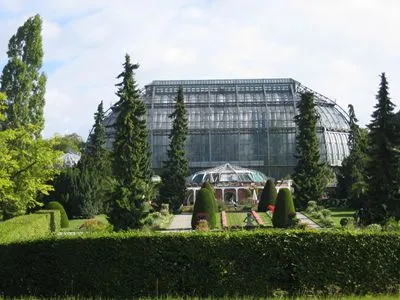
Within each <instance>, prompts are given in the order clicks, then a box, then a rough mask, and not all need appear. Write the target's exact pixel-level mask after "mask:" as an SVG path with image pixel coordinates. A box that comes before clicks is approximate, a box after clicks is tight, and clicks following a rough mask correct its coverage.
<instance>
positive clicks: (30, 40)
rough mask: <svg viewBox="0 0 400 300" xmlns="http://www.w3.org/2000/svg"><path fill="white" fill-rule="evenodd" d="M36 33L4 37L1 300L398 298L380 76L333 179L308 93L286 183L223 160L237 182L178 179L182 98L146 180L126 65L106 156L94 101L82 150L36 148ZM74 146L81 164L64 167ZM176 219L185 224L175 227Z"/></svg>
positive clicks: (397, 176)
mask: <svg viewBox="0 0 400 300" xmlns="http://www.w3.org/2000/svg"><path fill="white" fill-rule="evenodd" d="M41 26H42V20H41V18H40V16H38V15H37V16H34V17H31V18H29V19H28V20H27V21H26V22H25V23H24V24H23V25H22V26H21V27H20V28H19V29H18V31H17V33H16V34H15V35H13V36H12V37H11V39H10V43H9V51H8V52H7V55H8V62H7V64H6V65H5V66H4V69H3V73H2V75H1V80H0V83H1V85H0V91H1V94H0V122H1V127H0V129H1V131H0V153H2V155H1V157H0V174H1V176H0V220H1V221H0V265H1V266H2V267H1V268H0V297H6V298H9V297H45V298H54V297H55V298H57V297H74V298H75V297H81V298H89V297H90V298H100V297H104V298H139V297H169V296H172V297H175V296H176V297H249V298H254V297H257V298H268V297H277V298H279V299H282V298H283V297H298V296H300V297H306V296H316V297H318V296H324V297H325V296H335V297H338V296H348V295H359V296H363V295H373V296H374V297H379V296H382V297H383V296H385V297H392V296H393V297H398V296H399V289H400V268H399V267H398V266H399V258H400V225H399V222H398V221H399V218H400V194H399V185H400V172H399V170H400V168H399V166H400V155H399V153H400V151H399V146H400V142H399V141H400V139H399V135H398V133H399V132H400V130H399V129H400V128H399V126H400V122H399V118H398V115H397V114H395V113H394V109H395V105H394V104H393V103H392V102H391V100H390V97H389V93H388V82H387V79H386V75H385V73H382V74H381V76H380V84H379V89H378V93H377V95H376V100H377V104H376V105H375V111H374V113H373V115H372V121H371V123H370V124H369V126H368V128H360V127H359V125H358V124H357V119H356V116H355V112H354V108H353V107H352V106H349V113H348V116H349V126H350V133H349V138H348V146H349V150H350V151H349V155H348V156H347V157H346V158H345V159H344V161H343V162H342V165H341V166H340V167H338V168H332V167H330V166H329V165H327V164H326V163H324V162H323V161H322V160H321V158H320V153H319V147H318V139H317V133H316V124H317V121H318V118H319V116H318V114H317V111H316V106H315V105H316V104H315V100H314V94H313V93H311V92H307V91H304V92H303V93H301V99H300V100H299V102H298V105H297V110H298V114H297V115H296V116H295V118H294V122H295V124H296V126H297V129H298V130H297V135H296V154H295V157H296V159H297V165H296V168H295V170H294V172H293V173H292V174H288V176H287V177H286V178H280V179H278V178H276V179H274V178H270V177H267V176H265V175H264V174H262V173H260V172H258V173H257V172H253V173H251V172H250V173H246V174H247V175H243V174H245V173H240V172H242V171H243V170H244V169H242V168H238V167H235V166H232V165H230V163H229V162H228V161H227V162H225V163H224V165H223V166H222V167H225V168H226V169H229V170H231V171H232V170H233V173H234V174H236V175H237V174H239V173H240V174H242V175H240V176H242V177H241V178H248V176H250V177H249V178H250V180H247V179H246V180H245V182H247V183H246V184H244V183H243V182H237V181H236V182H233V181H232V180H231V181H225V183H224V184H221V182H223V181H222V179H221V178H222V175H224V174H226V173H224V171H223V170H222V169H221V168H220V167H218V166H216V167H217V168H219V169H218V170H219V171H218V172H214V173H213V174H217V175H216V177H215V176H214V175H213V176H211V177H210V176H209V177H208V179H207V178H206V177H205V176H203V177H202V180H200V181H197V182H196V185H194V184H191V183H190V178H192V179H193V178H194V177H193V176H191V177H188V176H189V175H190V174H188V160H187V153H186V152H185V151H186V150H185V149H186V148H185V144H186V142H187V132H188V123H189V120H188V118H187V115H186V108H185V101H184V99H185V98H184V89H183V88H182V87H181V88H179V90H178V91H177V94H176V99H175V108H174V111H173V112H172V113H171V115H170V116H169V118H170V119H171V125H172V126H171V130H170V134H169V146H168V151H167V159H166V160H165V161H164V162H163V165H164V168H163V171H162V172H160V174H159V175H160V177H159V178H160V180H157V176H155V175H156V174H154V171H153V169H152V167H151V155H152V154H151V152H150V151H149V149H150V147H149V136H148V130H147V124H146V118H145V114H146V106H145V105H144V103H143V101H142V99H141V95H140V91H139V89H138V88H137V85H136V82H135V72H136V71H137V69H138V67H139V65H138V64H135V63H132V62H131V59H130V56H129V55H126V56H125V58H124V63H123V66H122V70H121V73H120V74H119V75H118V77H117V78H118V83H117V87H118V90H117V96H118V98H119V101H118V102H117V104H116V105H115V106H114V107H113V110H114V112H115V114H116V116H117V117H116V120H115V124H114V125H113V130H114V134H115V139H114V141H113V144H112V148H111V149H109V148H108V147H106V129H105V122H104V120H105V113H104V110H103V104H102V103H99V105H98V109H97V111H96V112H95V114H94V125H93V130H92V132H91V133H90V135H89V137H88V139H87V141H86V142H83V141H82V140H81V139H80V138H79V137H78V136H76V135H67V136H55V137H53V138H51V139H44V138H43V137H42V136H41V131H42V129H43V124H44V122H45V120H44V118H43V107H44V104H45V99H44V89H45V84H46V76H45V74H44V73H43V71H42V70H41V68H42V59H43V49H42V38H41ZM114 75H115V74H111V76H114ZM71 149H72V150H77V151H79V152H81V157H80V160H79V162H77V163H76V164H75V163H72V164H71V163H68V164H67V165H68V166H66V165H65V164H64V161H63V160H62V159H60V157H63V154H64V153H67V152H70V151H71ZM235 168H236V169H235ZM214 171H215V170H214ZM239 171H240V172H239ZM250 171H251V170H250ZM243 172H244V171H243ZM249 174H250V175H249ZM224 176H225V175H224ZM240 176H239V175H237V177H238V178H239V177H240ZM246 176H247V177H246ZM180 218H181V219H182V220H186V221H184V222H186V225H187V226H186V225H185V226H182V228H179V227H178V228H175V229H174V230H171V224H172V223H173V222H175V221H176V220H178V219H180Z"/></svg>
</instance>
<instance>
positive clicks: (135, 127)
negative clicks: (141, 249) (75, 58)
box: [109, 54, 151, 230]
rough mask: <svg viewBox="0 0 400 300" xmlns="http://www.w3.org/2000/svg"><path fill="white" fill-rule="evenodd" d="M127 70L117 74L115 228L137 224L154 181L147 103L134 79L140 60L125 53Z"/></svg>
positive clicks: (114, 154)
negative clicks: (118, 81)
mask: <svg viewBox="0 0 400 300" xmlns="http://www.w3.org/2000/svg"><path fill="white" fill-rule="evenodd" d="M123 66H124V70H123V72H122V73H121V74H119V75H118V77H117V78H118V79H119V78H121V79H122V81H121V82H120V83H118V84H117V87H118V91H117V96H118V97H119V99H120V100H119V101H118V102H117V104H116V105H115V107H114V110H115V111H116V113H117V118H116V122H115V127H114V128H115V141H114V144H113V161H112V171H113V175H114V177H115V179H116V181H117V187H116V191H115V194H114V199H113V201H112V202H111V203H110V208H111V210H110V212H109V220H110V222H111V223H112V224H113V225H114V228H115V229H116V230H121V229H122V230H123V229H130V228H137V227H139V226H140V223H139V221H140V218H141V217H142V215H143V204H144V201H146V200H148V199H147V197H148V195H147V191H148V188H149V186H150V185H151V168H150V150H149V144H148V138H147V127H146V119H145V114H146V107H145V105H144V103H143V101H142V100H141V99H140V92H139V89H138V88H137V86H136V83H135V80H134V70H136V69H138V68H139V65H138V64H131V62H130V57H129V55H128V54H127V55H126V56H125V63H124V65H123Z"/></svg>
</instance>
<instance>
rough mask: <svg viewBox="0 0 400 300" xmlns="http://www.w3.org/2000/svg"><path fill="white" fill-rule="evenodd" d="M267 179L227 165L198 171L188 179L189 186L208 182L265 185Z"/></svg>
mask: <svg viewBox="0 0 400 300" xmlns="http://www.w3.org/2000/svg"><path fill="white" fill-rule="evenodd" d="M267 180H268V177H267V176H265V175H264V174H263V173H261V172H259V171H256V170H251V169H246V168H242V167H238V166H232V165H231V164H229V163H226V164H223V165H221V166H218V167H215V168H210V169H206V170H203V171H199V172H197V173H195V174H193V175H191V176H189V178H188V182H189V184H196V185H201V184H202V183H203V182H206V181H209V182H211V183H214V184H216V185H218V184H231V183H252V182H254V183H265V182H266V181H267Z"/></svg>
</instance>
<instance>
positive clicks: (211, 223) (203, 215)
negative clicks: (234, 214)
mask: <svg viewBox="0 0 400 300" xmlns="http://www.w3.org/2000/svg"><path fill="white" fill-rule="evenodd" d="M213 202H215V200H214V196H213V194H212V193H211V192H210V190H209V189H208V188H201V190H200V192H199V194H198V196H197V198H196V202H195V203H194V207H193V214H192V228H193V229H196V226H197V224H198V223H199V221H200V220H207V222H208V227H209V228H215V226H216V224H217V218H216V215H215V206H214V203H213Z"/></svg>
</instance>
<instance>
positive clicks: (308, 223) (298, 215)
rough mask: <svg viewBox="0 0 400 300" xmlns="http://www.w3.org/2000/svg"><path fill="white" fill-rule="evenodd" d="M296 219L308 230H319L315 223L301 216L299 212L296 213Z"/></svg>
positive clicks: (319, 227)
mask: <svg viewBox="0 0 400 300" xmlns="http://www.w3.org/2000/svg"><path fill="white" fill-rule="evenodd" d="M296 217H297V219H299V222H300V223H301V224H307V226H308V227H309V228H315V229H321V226H319V225H318V224H317V223H315V222H314V221H313V220H311V219H309V218H307V217H306V216H305V215H303V214H302V213H300V212H297V213H296Z"/></svg>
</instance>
